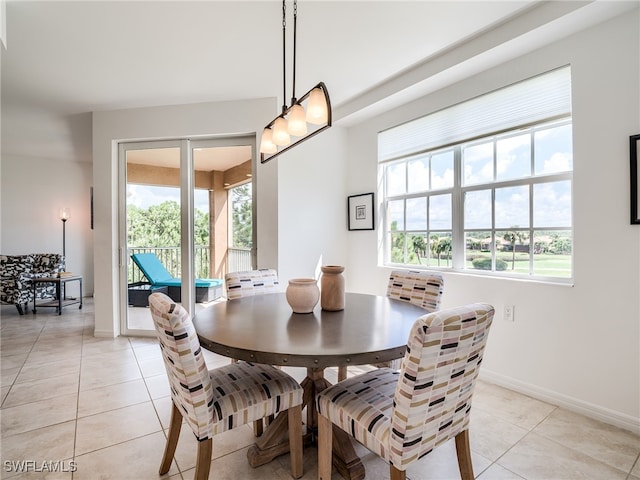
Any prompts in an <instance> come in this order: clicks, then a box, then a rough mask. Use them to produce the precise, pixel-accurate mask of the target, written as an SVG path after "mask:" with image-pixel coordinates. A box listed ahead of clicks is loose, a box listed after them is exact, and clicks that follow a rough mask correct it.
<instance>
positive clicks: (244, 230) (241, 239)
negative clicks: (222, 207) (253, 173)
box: [229, 183, 253, 248]
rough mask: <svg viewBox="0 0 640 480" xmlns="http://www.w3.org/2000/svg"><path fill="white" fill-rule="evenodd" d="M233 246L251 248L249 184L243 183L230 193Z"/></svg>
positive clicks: (251, 229)
mask: <svg viewBox="0 0 640 480" xmlns="http://www.w3.org/2000/svg"><path fill="white" fill-rule="evenodd" d="M229 193H230V197H231V198H230V201H231V222H232V232H233V236H232V238H233V246H234V247H241V248H251V247H252V246H253V223H252V222H253V206H252V203H251V199H252V194H251V183H245V184H244V185H240V186H238V187H235V188H232V189H231V190H230V191H229Z"/></svg>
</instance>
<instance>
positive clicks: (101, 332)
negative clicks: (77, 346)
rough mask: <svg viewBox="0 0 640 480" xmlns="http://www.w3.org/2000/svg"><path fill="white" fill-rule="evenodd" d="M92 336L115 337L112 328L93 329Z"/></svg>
mask: <svg viewBox="0 0 640 480" xmlns="http://www.w3.org/2000/svg"><path fill="white" fill-rule="evenodd" d="M93 336H94V337H97V338H115V337H116V335H114V334H113V330H94V331H93Z"/></svg>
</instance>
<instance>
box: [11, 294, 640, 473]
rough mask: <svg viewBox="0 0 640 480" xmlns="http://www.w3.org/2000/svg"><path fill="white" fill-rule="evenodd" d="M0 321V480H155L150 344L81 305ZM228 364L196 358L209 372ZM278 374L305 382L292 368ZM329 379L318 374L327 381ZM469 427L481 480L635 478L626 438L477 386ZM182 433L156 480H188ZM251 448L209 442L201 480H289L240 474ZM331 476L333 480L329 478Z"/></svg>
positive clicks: (634, 447) (266, 469) (161, 404)
mask: <svg viewBox="0 0 640 480" xmlns="http://www.w3.org/2000/svg"><path fill="white" fill-rule="evenodd" d="M0 313H1V315H2V317H1V322H0V333H1V338H2V343H1V368H2V390H1V399H2V406H1V409H0V416H1V423H2V443H1V447H0V448H1V454H2V455H1V456H2V458H1V459H2V464H1V470H0V477H1V478H3V479H5V478H7V479H8V478H11V479H15V480H19V479H35V478H38V479H40V478H43V479H44V478H46V479H55V480H57V479H74V480H86V479H89V480H96V479H114V480H126V479H132V480H134V479H135V480H146V479H156V478H159V476H158V473H157V471H158V467H159V464H160V458H161V456H162V451H163V448H164V443H165V438H166V437H165V435H166V428H167V426H168V417H169V411H170V401H171V400H170V397H169V387H168V382H167V380H166V377H165V372H164V366H163V364H162V359H161V357H160V352H159V348H158V346H157V344H156V342H155V340H153V339H145V338H116V339H100V338H94V337H93V323H94V317H93V302H92V301H91V300H89V301H87V302H86V303H85V306H84V308H83V309H82V310H78V309H76V307H74V306H71V307H67V308H66V309H65V310H64V313H63V315H62V316H58V315H56V314H55V313H54V311H53V310H51V311H43V312H39V313H38V314H37V315H33V314H28V315H25V316H24V317H20V316H18V314H17V312H16V310H15V308H14V307H10V306H2V310H1V312H0ZM228 361H229V360H228V359H226V358H224V357H220V356H217V355H214V354H210V353H209V352H207V363H208V365H209V367H210V368H213V367H215V366H216V365H222V364H226V363H227V362H228ZM354 370H355V369H353V368H352V369H350V373H353V372H354ZM289 371H290V373H291V374H292V375H294V376H295V377H296V378H298V379H300V380H301V379H302V378H303V377H304V371H302V370H301V369H290V370H289ZM335 375H336V372H335V371H328V372H327V377H328V378H329V380H334V379H335ZM471 418H472V420H471V427H470V431H471V449H472V458H473V464H474V470H475V474H476V477H477V478H479V479H481V480H492V479H496V480H498V479H500V480H502V479H529V480H536V479H541V480H556V479H558V480H561V479H567V480H573V479H603V480H604V479H606V480H613V479H627V480H631V479H633V480H640V461H639V460H638V456H639V454H640V437H639V436H638V435H634V434H632V433H629V432H627V431H625V430H621V429H618V428H615V427H611V426H609V425H606V424H603V423H601V422H598V421H595V420H591V419H589V418H586V417H583V416H581V415H577V414H574V413H572V412H569V411H566V410H563V409H561V408H557V407H555V406H553V405H549V404H547V403H544V402H541V401H538V400H535V399H533V398H530V397H527V396H524V395H521V394H518V393H515V392H512V391H510V390H506V389H504V388H501V387H498V386H495V385H492V384H489V383H486V382H479V383H478V387H477V389H476V395H475V397H474V406H473V413H472V417H471ZM182 433H183V435H182V436H181V437H180V442H179V445H178V450H177V453H176V458H175V462H174V464H173V466H172V468H171V470H170V472H169V474H168V475H165V476H164V477H163V478H171V479H183V478H184V479H191V478H193V474H194V465H195V450H196V441H195V439H194V437H193V434H192V433H191V432H190V431H188V428H183V429H182ZM252 442H253V436H252V430H251V428H250V427H248V426H247V427H243V428H240V429H237V430H234V431H231V432H226V433H224V434H222V435H219V436H217V437H216V438H215V439H214V458H213V460H212V468H211V475H210V478H212V479H213V478H215V479H233V480H236V479H260V480H268V479H278V480H279V479H288V478H290V476H289V458H288V456H282V457H280V458H278V459H276V460H275V461H273V462H271V463H270V464H267V465H264V466H262V467H260V468H257V469H252V468H251V467H249V466H248V464H247V461H246V451H247V448H248V447H249V445H251V443H252ZM358 452H359V453H360V454H361V456H362V458H363V460H364V464H365V469H366V472H367V479H382V478H388V469H387V466H386V464H384V463H383V462H382V461H380V460H379V459H378V458H377V457H375V456H374V455H373V454H370V453H367V451H366V450H365V449H364V448H361V449H359V450H358ZM316 454H317V452H316V449H315V448H313V447H309V448H307V449H305V453H304V471H305V474H304V477H303V478H305V479H315V478H316V475H317V469H316ZM29 461H31V462H35V463H28V462H29ZM19 462H23V463H21V464H20V463H19ZM24 462H27V463H24ZM56 462H58V463H56ZM34 469H38V470H40V472H35V471H34ZM46 470H51V471H52V472H49V473H47V472H46ZM60 470H75V472H71V471H66V472H65V471H60ZM333 478H334V480H337V479H340V478H341V477H340V476H339V475H338V474H337V473H335V472H334V475H333ZM407 478H408V479H410V480H420V479H450V478H451V479H454V478H459V475H458V471H457V463H456V457H455V446H454V445H453V444H452V443H451V442H450V443H448V444H446V445H444V446H443V447H441V448H439V449H438V450H436V451H434V452H433V453H432V454H430V455H428V456H427V457H425V458H424V459H423V460H421V461H419V462H417V463H415V464H414V465H413V466H412V467H411V468H409V470H408V473H407Z"/></svg>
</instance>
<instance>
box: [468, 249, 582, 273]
mask: <svg viewBox="0 0 640 480" xmlns="http://www.w3.org/2000/svg"><path fill="white" fill-rule="evenodd" d="M470 253H471V254H472V255H475V256H477V251H473V252H470V251H467V254H470ZM486 256H487V257H489V258H490V257H491V255H490V254H487V255H486ZM498 258H500V259H502V260H504V261H505V262H507V269H506V270H504V272H506V273H509V272H514V273H518V274H524V275H528V274H529V254H528V253H516V258H515V269H513V270H512V269H511V263H512V262H511V260H512V255H511V253H508V252H500V253H498ZM466 267H467V268H469V269H473V265H472V264H471V262H470V261H467V262H466ZM533 275H536V276H542V277H570V276H571V255H550V254H544V253H536V254H534V255H533Z"/></svg>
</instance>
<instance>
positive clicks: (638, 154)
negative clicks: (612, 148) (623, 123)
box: [629, 134, 640, 225]
mask: <svg viewBox="0 0 640 480" xmlns="http://www.w3.org/2000/svg"><path fill="white" fill-rule="evenodd" d="M629 151H630V153H631V224H632V225H637V224H640V198H639V197H638V185H640V134H638V135H632V136H631V137H629Z"/></svg>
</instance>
